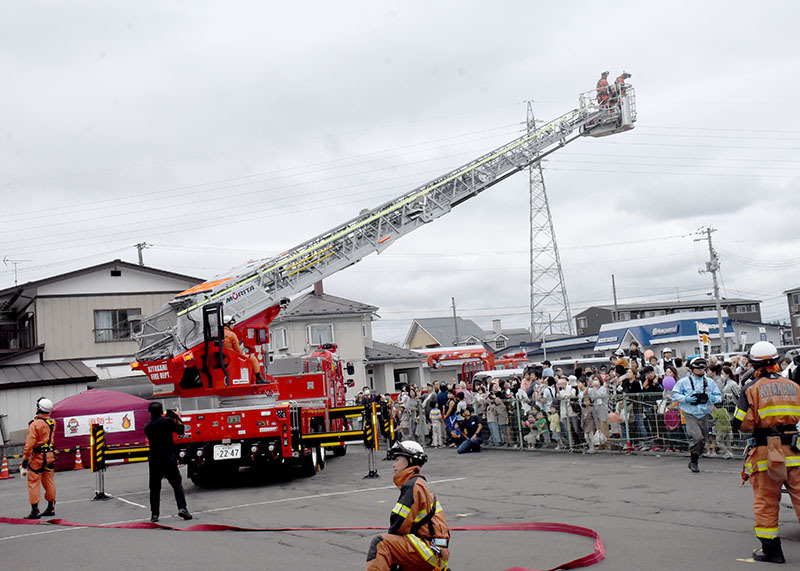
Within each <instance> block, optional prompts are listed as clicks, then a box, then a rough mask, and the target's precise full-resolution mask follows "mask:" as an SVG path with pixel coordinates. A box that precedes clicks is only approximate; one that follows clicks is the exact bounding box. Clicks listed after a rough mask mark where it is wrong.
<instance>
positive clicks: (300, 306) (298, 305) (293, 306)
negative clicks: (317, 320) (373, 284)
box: [275, 292, 378, 323]
mask: <svg viewBox="0 0 800 571" xmlns="http://www.w3.org/2000/svg"><path fill="white" fill-rule="evenodd" d="M376 311H378V308H377V307H375V306H374V305H367V304H366V303H361V302H358V301H353V300H351V299H345V298H343V297H336V296H335V295H330V294H327V293H323V294H319V295H318V294H315V293H314V292H308V293H306V294H303V295H301V296H300V297H298V298H296V299H294V300H292V302H291V303H289V306H288V307H287V308H286V309H284V310H283V311H281V312H280V314H279V315H278V318H277V319H276V320H275V322H278V323H280V322H281V321H287V320H290V319H293V318H301V317H317V316H326V315H328V316H336V315H354V314H360V313H375V312H376Z"/></svg>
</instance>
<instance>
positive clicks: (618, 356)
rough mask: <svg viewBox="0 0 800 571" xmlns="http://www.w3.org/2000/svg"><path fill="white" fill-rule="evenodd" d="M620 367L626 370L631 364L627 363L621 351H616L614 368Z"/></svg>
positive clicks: (623, 352)
mask: <svg viewBox="0 0 800 571" xmlns="http://www.w3.org/2000/svg"><path fill="white" fill-rule="evenodd" d="M618 365H622V366H623V367H625V368H626V369H628V368H630V366H631V364H630V362H629V361H628V358H627V357H626V356H625V351H623V350H622V349H617V350H616V351H614V366H615V367H616V366H618Z"/></svg>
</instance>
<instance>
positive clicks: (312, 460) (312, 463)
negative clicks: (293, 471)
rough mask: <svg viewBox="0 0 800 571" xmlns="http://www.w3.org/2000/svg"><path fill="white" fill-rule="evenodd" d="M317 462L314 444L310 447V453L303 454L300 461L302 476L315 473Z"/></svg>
mask: <svg viewBox="0 0 800 571" xmlns="http://www.w3.org/2000/svg"><path fill="white" fill-rule="evenodd" d="M318 463H319V450H318V448H317V447H316V446H314V447H312V448H311V453H310V454H306V455H305V456H303V458H302V460H301V461H300V472H301V473H302V474H303V476H307V477H309V478H310V477H311V476H313V475H314V474H316V473H317V465H318Z"/></svg>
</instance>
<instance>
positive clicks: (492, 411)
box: [486, 396, 503, 446]
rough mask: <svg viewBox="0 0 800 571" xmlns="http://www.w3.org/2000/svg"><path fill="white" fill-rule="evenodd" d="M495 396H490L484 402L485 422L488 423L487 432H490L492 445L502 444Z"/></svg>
mask: <svg viewBox="0 0 800 571" xmlns="http://www.w3.org/2000/svg"><path fill="white" fill-rule="evenodd" d="M498 400H500V399H498V398H497V397H493V396H490V397H488V399H487V402H486V423H487V424H488V425H489V432H491V433H492V445H494V446H502V445H503V436H502V435H501V434H500V423H499V422H498V417H497V401H498Z"/></svg>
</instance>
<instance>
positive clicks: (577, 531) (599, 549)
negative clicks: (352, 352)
mask: <svg viewBox="0 0 800 571" xmlns="http://www.w3.org/2000/svg"><path fill="white" fill-rule="evenodd" d="M0 523H7V524H14V525H61V526H66V527H86V528H101V529H109V528H116V529H159V530H167V531H245V532H262V533H263V532H272V533H280V532H290V531H293V532H306V531H371V530H375V531H384V530H385V529H386V528H384V527H264V528H258V527H237V526H234V525H224V524H211V523H201V524H195V525H191V526H188V527H183V528H181V527H171V526H168V525H163V524H160V523H151V522H149V521H138V522H129V523H116V524H98V525H87V524H83V523H77V522H73V521H69V520H65V519H58V518H53V519H49V520H32V519H23V518H10V517H0ZM450 531H452V532H470V531H554V532H558V533H569V534H572V535H580V536H583V537H590V538H592V539H594V551H593V552H592V553H590V554H589V555H584V556H583V557H579V558H577V559H573V560H572V561H569V562H567V563H561V564H559V565H556V566H555V567H551V568H550V569H547V570H543V571H558V570H559V569H577V568H579V567H588V566H590V565H594V564H595V563H598V562H599V561H602V560H603V559H604V558H605V553H606V548H605V545H604V544H603V540H602V539H601V537H600V535H598V533H597V532H596V531H594V530H593V529H589V528H588V527H581V526H577V525H570V524H567V523H547V522H527V523H508V524H503V523H500V524H492V525H469V526H456V527H451V528H450ZM505 571H539V570H536V569H533V568H530V567H510V568H508V569H506V570H505Z"/></svg>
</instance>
